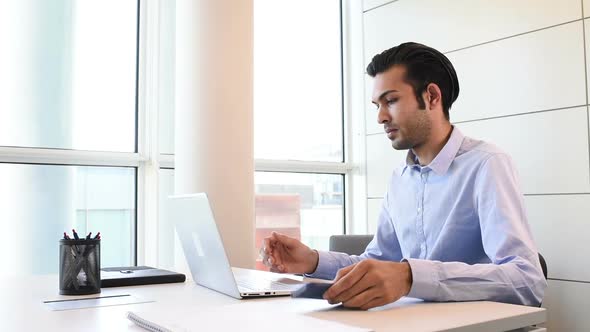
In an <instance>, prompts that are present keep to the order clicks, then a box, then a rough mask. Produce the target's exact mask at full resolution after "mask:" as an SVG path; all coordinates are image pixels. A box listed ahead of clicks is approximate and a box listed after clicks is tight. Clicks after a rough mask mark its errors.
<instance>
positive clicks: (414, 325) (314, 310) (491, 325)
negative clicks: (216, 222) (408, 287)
mask: <svg viewBox="0 0 590 332" xmlns="http://www.w3.org/2000/svg"><path fill="white" fill-rule="evenodd" d="M0 285H1V286H0V289H1V292H0V294H1V299H0V330H2V331H143V330H142V329H140V328H138V327H137V326H135V325H134V324H133V323H131V322H130V321H128V320H127V319H126V316H125V314H126V312H127V311H145V310H148V311H149V310H162V311H169V312H171V313H173V312H175V311H178V310H182V308H186V307H193V308H195V307H196V308H198V307H201V308H211V307H222V306H227V310H228V315H231V311H232V310H240V308H242V309H243V308H246V306H248V307H250V306H256V307H259V309H261V310H264V312H267V313H268V315H271V314H272V312H273V311H275V312H276V311H277V310H280V311H281V312H285V311H288V312H297V313H298V314H305V315H309V316H312V317H316V318H320V319H326V320H332V321H337V322H341V323H344V324H349V325H353V326H359V327H365V328H371V329H374V330H375V331H443V330H445V331H506V330H512V329H517V328H521V327H527V326H530V325H534V324H540V323H543V322H545V320H546V311H545V309H543V308H532V307H525V306H516V305H510V304H503V303H495V302H485V301H484V302H463V303H424V302H421V301H418V300H414V299H409V298H407V299H402V301H400V302H399V303H393V304H390V305H388V306H385V307H381V308H378V309H379V310H375V311H357V310H348V309H343V308H342V307H338V306H331V305H329V304H328V303H327V302H326V301H323V300H308V299H291V298H289V297H280V298H265V299H253V300H242V301H240V300H236V299H233V298H231V297H228V296H225V295H222V294H219V293H217V292H214V291H211V290H208V289H206V288H203V287H200V286H197V285H195V284H194V283H193V282H192V281H187V282H185V283H177V284H164V285H150V286H136V287H118V288H105V289H103V291H102V293H101V294H100V296H108V295H117V294H131V295H135V296H138V297H141V298H144V299H152V300H155V301H156V302H152V303H143V304H132V305H121V306H111V307H99V308H89V309H80V310H68V311H50V310H49V309H48V308H47V307H46V305H45V304H43V303H42V302H43V301H46V300H56V299H71V298H72V297H70V296H60V295H58V289H57V288H58V281H57V276H35V277H25V278H2V277H0ZM94 296H97V295H94ZM84 297H92V296H84ZM224 310H225V309H224ZM196 311H198V310H196ZM195 315H198V312H196V313H195ZM261 323H263V322H261ZM220 330H223V329H222V328H220ZM241 330H243V331H246V330H249V329H248V328H247V327H244V328H243V329H241ZM252 330H254V331H256V330H255V329H252Z"/></svg>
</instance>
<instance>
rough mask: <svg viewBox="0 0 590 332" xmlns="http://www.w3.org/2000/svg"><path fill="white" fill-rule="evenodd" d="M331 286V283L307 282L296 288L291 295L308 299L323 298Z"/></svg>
mask: <svg viewBox="0 0 590 332" xmlns="http://www.w3.org/2000/svg"><path fill="white" fill-rule="evenodd" d="M330 286H332V284H331V283H320V282H309V283H305V284H303V285H302V286H301V287H299V288H297V289H296V290H295V291H293V293H291V297H300V298H308V299H323V295H324V293H325V292H326V291H327V290H328V288H330Z"/></svg>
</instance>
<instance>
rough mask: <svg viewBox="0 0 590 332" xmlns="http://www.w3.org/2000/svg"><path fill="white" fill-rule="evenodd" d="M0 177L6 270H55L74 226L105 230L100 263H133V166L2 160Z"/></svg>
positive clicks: (0, 249)
mask: <svg viewBox="0 0 590 332" xmlns="http://www.w3.org/2000/svg"><path fill="white" fill-rule="evenodd" d="M0 183H2V186H0V223H2V231H3V234H5V236H4V239H3V241H0V261H2V264H3V265H4V266H9V267H10V269H6V270H3V273H5V274H9V275H22V274H31V273H32V274H49V273H57V272H58V252H59V239H61V238H63V232H68V233H69V234H70V236H72V233H71V230H72V229H76V231H77V232H78V233H79V234H80V235H85V234H88V232H92V233H93V234H94V235H95V234H96V233H97V232H100V233H101V238H102V241H101V266H103V267H108V266H128V265H133V264H134V263H135V259H134V257H135V249H134V248H135V243H134V234H135V168H123V167H85V166H48V165H25V164H1V163H0Z"/></svg>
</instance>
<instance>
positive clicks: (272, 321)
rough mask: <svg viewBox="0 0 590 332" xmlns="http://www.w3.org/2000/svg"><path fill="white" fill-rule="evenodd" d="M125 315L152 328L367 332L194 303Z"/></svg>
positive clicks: (170, 331)
mask: <svg viewBox="0 0 590 332" xmlns="http://www.w3.org/2000/svg"><path fill="white" fill-rule="evenodd" d="M127 319H129V320H130V321H132V322H133V323H135V324H136V325H137V326H139V327H141V328H143V329H145V330H147V331H152V332H176V331H182V332H189V331H195V332H196V331H242V332H244V331H255V332H267V331H268V332H270V331H272V332H275V331H277V330H279V329H280V331H281V332H301V331H305V332H313V331H322V332H332V331H333V332H336V331H338V332H367V331H371V330H368V329H364V328H359V327H354V326H349V325H344V324H342V323H339V322H334V321H329V320H323V319H319V318H314V317H310V316H307V315H305V314H296V313H289V312H282V313H281V312H273V313H272V315H270V314H268V313H266V312H261V311H256V312H255V311H249V310H232V311H231V313H230V314H228V310H227V308H223V307H220V308H217V309H205V308H203V307H196V308H193V309H187V308H185V310H180V311H179V310H162V309H160V310H157V311H156V310H154V311H142V312H131V311H130V312H128V313H127Z"/></svg>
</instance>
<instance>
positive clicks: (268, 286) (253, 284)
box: [236, 279, 299, 291]
mask: <svg viewBox="0 0 590 332" xmlns="http://www.w3.org/2000/svg"><path fill="white" fill-rule="evenodd" d="M236 283H237V284H238V287H240V288H245V289H248V290H253V291H263V290H284V291H289V290H294V289H296V288H298V286H299V285H298V284H295V285H293V284H284V283H282V282H278V281H274V280H253V279H239V280H236Z"/></svg>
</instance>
